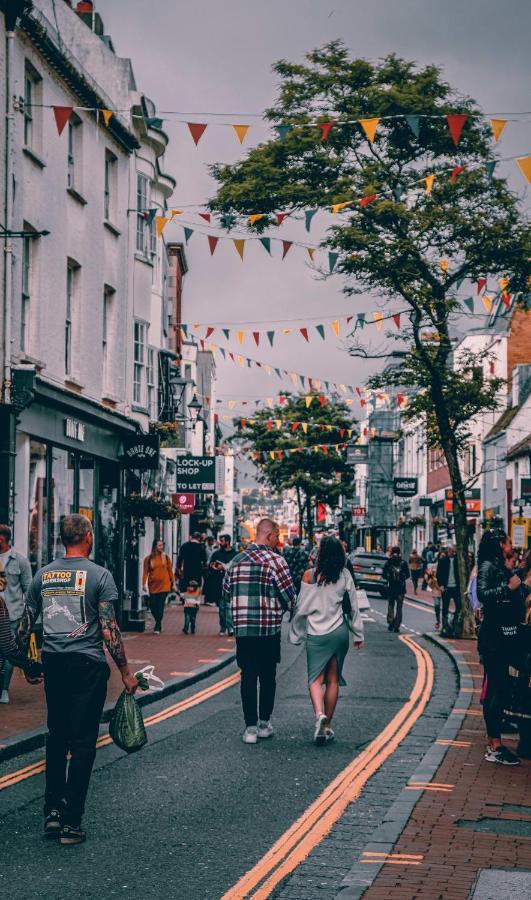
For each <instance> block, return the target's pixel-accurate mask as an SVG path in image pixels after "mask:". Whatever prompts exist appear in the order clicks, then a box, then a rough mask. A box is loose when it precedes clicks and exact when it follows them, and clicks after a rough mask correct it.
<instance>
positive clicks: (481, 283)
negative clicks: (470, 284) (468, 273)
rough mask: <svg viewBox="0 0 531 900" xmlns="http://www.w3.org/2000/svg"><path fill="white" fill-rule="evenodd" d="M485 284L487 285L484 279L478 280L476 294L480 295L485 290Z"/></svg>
mask: <svg viewBox="0 0 531 900" xmlns="http://www.w3.org/2000/svg"><path fill="white" fill-rule="evenodd" d="M486 284H487V279H486V278H478V289H477V292H478V294H481V291H482V290H483V289H484V288H485V285H486Z"/></svg>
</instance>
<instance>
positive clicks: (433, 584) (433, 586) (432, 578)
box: [425, 566, 442, 631]
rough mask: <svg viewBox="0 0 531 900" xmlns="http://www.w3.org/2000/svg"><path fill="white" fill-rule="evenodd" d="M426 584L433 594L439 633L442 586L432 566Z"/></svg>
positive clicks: (427, 574)
mask: <svg viewBox="0 0 531 900" xmlns="http://www.w3.org/2000/svg"><path fill="white" fill-rule="evenodd" d="M425 577H426V583H427V588H428V590H429V591H431V592H432V594H433V609H434V612H435V631H439V630H440V627H441V595H442V591H441V586H440V585H439V583H438V582H437V577H436V575H435V569H434V567H433V566H430V567H429V569H428V571H427V572H426V576H425Z"/></svg>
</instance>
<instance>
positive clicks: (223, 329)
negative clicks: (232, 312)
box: [221, 328, 230, 341]
mask: <svg viewBox="0 0 531 900" xmlns="http://www.w3.org/2000/svg"><path fill="white" fill-rule="evenodd" d="M221 330H222V332H223V335H224V337H225V339H226V340H227V341H228V339H229V338H230V329H229V328H222V329H221Z"/></svg>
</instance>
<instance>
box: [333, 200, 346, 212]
mask: <svg viewBox="0 0 531 900" xmlns="http://www.w3.org/2000/svg"><path fill="white" fill-rule="evenodd" d="M346 206H350V200H345V202H344V203H334V204H332V212H333V213H334V215H335V214H336V213H338V212H341V210H342V209H345V207H346Z"/></svg>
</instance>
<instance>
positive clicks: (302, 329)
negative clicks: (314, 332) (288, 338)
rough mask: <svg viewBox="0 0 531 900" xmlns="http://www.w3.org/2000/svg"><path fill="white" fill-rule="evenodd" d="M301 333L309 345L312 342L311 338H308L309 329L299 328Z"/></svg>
mask: <svg viewBox="0 0 531 900" xmlns="http://www.w3.org/2000/svg"><path fill="white" fill-rule="evenodd" d="M299 331H300V333H301V334H302V336H303V338H304V340H305V341H306V343H307V344H308V343H309V342H310V338H309V337H308V329H307V328H299Z"/></svg>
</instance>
